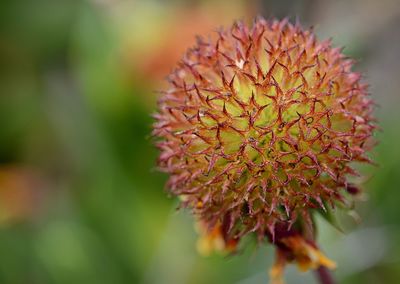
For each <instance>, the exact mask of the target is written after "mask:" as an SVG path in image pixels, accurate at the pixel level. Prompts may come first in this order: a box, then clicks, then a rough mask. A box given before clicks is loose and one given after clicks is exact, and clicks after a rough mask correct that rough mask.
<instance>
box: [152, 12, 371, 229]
mask: <svg viewBox="0 0 400 284" xmlns="http://www.w3.org/2000/svg"><path fill="white" fill-rule="evenodd" d="M352 64H353V62H352V61H351V60H349V59H346V58H344V56H343V55H342V54H341V52H340V50H339V49H337V48H332V47H331V46H330V43H329V42H328V41H326V42H322V43H318V42H317V41H316V39H315V37H314V35H313V34H312V32H311V31H303V30H302V29H301V28H300V26H298V25H296V26H293V25H291V24H290V23H288V22H287V21H265V20H263V19H259V20H257V21H256V22H255V23H254V25H253V27H252V28H251V29H249V28H248V27H247V26H245V25H244V24H242V23H240V22H238V23H236V24H235V25H234V26H233V27H232V29H231V30H228V31H226V30H220V31H218V33H217V39H216V40H213V39H210V40H209V41H205V40H203V39H201V38H199V39H198V42H197V46H196V47H194V48H193V49H191V50H189V51H188V52H187V54H186V55H185V56H184V58H183V59H182V61H181V62H180V63H179V65H178V68H177V69H175V71H174V72H173V73H172V74H171V76H170V77H169V80H170V83H171V88H170V89H169V90H168V91H166V92H164V93H163V94H162V97H161V99H160V101H159V107H160V112H159V113H158V114H156V119H157V123H156V125H155V131H154V134H155V135H157V136H160V137H162V138H163V139H162V140H161V141H159V142H158V147H159V148H160V149H161V152H162V153H161V156H160V160H159V166H160V167H161V168H162V169H163V170H165V171H166V172H168V173H170V174H171V177H170V179H169V182H168V188H169V189H170V191H171V192H172V193H173V194H175V195H179V196H183V197H184V198H183V205H184V206H188V207H190V208H193V210H194V212H195V213H196V214H197V215H199V217H200V218H201V219H202V220H204V221H205V222H207V223H208V224H210V226H213V225H214V224H216V223H218V222H222V223H227V222H228V223H229V226H225V227H226V230H227V232H229V234H231V235H232V236H235V237H240V236H242V235H243V234H245V233H247V232H249V231H256V232H257V233H258V234H259V236H264V235H265V232H266V230H270V231H271V230H272V231H273V227H274V224H275V223H277V222H282V221H283V222H294V221H296V220H297V218H298V217H299V215H300V217H302V218H303V219H305V220H310V217H309V209H311V208H317V207H322V208H324V206H326V204H328V205H329V206H334V203H335V202H336V201H341V200H343V196H342V193H343V190H344V189H346V188H353V187H354V186H353V185H351V184H349V183H348V182H347V179H346V175H349V174H350V175H354V174H356V172H355V171H354V170H353V169H352V168H351V167H350V165H349V163H350V162H352V161H360V162H368V161H369V160H368V158H367V157H365V156H364V153H365V151H366V150H368V148H369V147H370V146H371V145H370V136H371V134H372V132H373V130H374V124H373V117H372V116H371V111H372V103H371V101H370V99H369V98H368V97H367V90H366V89H367V86H366V85H364V84H362V83H361V82H360V75H359V74H357V73H353V72H352V71H351V66H352ZM309 222H311V221H309Z"/></svg>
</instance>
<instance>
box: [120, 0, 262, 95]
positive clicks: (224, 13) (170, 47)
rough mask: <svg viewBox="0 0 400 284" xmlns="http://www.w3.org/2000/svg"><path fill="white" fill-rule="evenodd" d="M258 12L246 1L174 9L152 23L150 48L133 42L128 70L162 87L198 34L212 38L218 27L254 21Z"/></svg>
mask: <svg viewBox="0 0 400 284" xmlns="http://www.w3.org/2000/svg"><path fill="white" fill-rule="evenodd" d="M256 10H257V9H256V7H255V5H254V3H253V5H249V3H245V2H244V1H234V2H229V5H227V3H226V2H222V1H215V2H214V1H213V2H207V3H202V4H201V5H200V4H199V5H189V6H186V7H179V8H178V7H177V8H175V9H172V10H171V11H170V14H169V15H166V17H165V18H164V19H163V21H160V22H158V24H156V25H155V24H154V23H153V24H152V28H153V29H154V30H153V32H152V39H151V40H148V44H147V45H146V44H145V43H143V41H142V42H141V43H140V44H136V43H135V42H133V43H132V44H130V46H128V47H127V48H126V51H125V53H126V58H127V62H128V68H130V69H131V70H132V72H131V73H132V74H133V76H134V77H135V79H136V80H137V78H138V77H139V78H143V80H144V82H150V83H152V86H151V88H152V89H154V85H155V86H156V87H159V84H162V83H164V80H162V79H163V78H164V77H165V76H166V75H167V74H168V73H169V72H170V71H171V70H172V68H173V66H174V65H175V64H176V62H177V61H179V60H180V58H181V56H182V54H183V53H184V51H185V50H187V49H188V48H190V47H191V46H192V45H194V44H195V39H196V36H197V35H211V34H212V31H216V27H222V26H227V25H230V24H231V23H232V21H233V20H235V19H244V20H246V19H251V18H253V16H254V14H255V13H256ZM138 46H141V47H138ZM153 84H154V85H153Z"/></svg>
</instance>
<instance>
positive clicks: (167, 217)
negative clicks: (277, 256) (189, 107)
mask: <svg viewBox="0 0 400 284" xmlns="http://www.w3.org/2000/svg"><path fill="white" fill-rule="evenodd" d="M255 15H263V16H265V17H270V16H276V17H279V18H281V17H285V16H288V17H289V18H290V19H292V20H295V19H296V18H298V19H299V20H300V22H301V23H302V24H303V25H304V26H306V27H308V26H311V25H313V26H314V27H315V31H316V33H317V34H318V36H319V38H321V39H326V38H329V37H332V38H333V42H334V44H335V45H336V46H345V49H344V53H345V54H346V55H349V56H351V57H354V58H355V59H357V61H358V64H357V66H356V69H357V70H358V71H361V72H363V73H364V74H365V78H366V80H368V82H369V83H370V85H371V87H370V92H371V93H372V96H373V97H374V98H375V100H376V101H377V103H378V104H379V107H378V108H377V110H376V113H377V116H378V118H379V120H380V126H381V127H382V129H383V130H382V131H380V132H378V133H377V134H376V136H377V139H378V140H379V141H380V144H379V145H378V147H377V148H376V149H375V151H374V152H373V153H372V154H371V156H372V157H373V159H375V160H376V161H377V163H378V166H377V167H373V166H368V167H363V168H362V169H361V170H362V171H363V172H364V173H365V175H366V177H365V178H364V179H363V180H362V181H361V182H362V184H363V187H364V188H365V189H366V192H367V194H366V195H365V200H366V201H363V202H359V203H357V205H356V209H357V210H358V212H359V216H356V215H355V214H351V215H352V216H348V215H345V214H342V215H343V216H341V220H342V223H343V224H342V227H344V233H341V232H339V231H338V230H336V229H335V228H333V227H331V226H329V225H327V224H326V223H325V222H324V221H322V220H318V223H319V228H320V229H319V231H320V243H321V244H322V247H323V250H324V251H325V253H326V254H327V255H328V256H330V257H331V258H333V259H335V260H336V261H337V262H338V264H339V268H338V269H337V270H336V271H335V277H336V278H337V279H338V280H339V283H371V284H372V283H374V284H375V283H399V282H400V142H399V141H400V111H399V107H400V93H399V91H400V56H399V54H400V29H399V26H400V3H399V1H398V0H380V1H376V0H338V1H328V0H326V1H317V0H295V1H289V0H275V1H245V0H243V1H222V0H221V1H215V0H214V1H211V0H210V1H205V0H204V1H188V0H186V1H184V0H181V1H161V0H158V1H157V0H142V1H139V0H92V1H90V0H86V1H85V0H82V1H80V0H57V1H55V0H31V1H29V0H9V1H8V0H2V1H0V283H5V284H8V283H10V284H19V283H21V284H22V283H23V284H25V283H32V284H36V283H57V284H67V283H68V284H69V283H96V284H103V283H140V284H153V283H154V284H158V283H161V284H164V283H166V284H204V283H207V284H214V283H218V284H221V283H238V284H239V283H240V284H250V283H267V281H268V276H267V269H268V267H269V266H270V265H271V263H272V261H273V250H272V249H271V248H270V247H268V246H262V247H260V248H256V247H255V246H254V245H251V244H250V245H249V247H248V248H247V249H245V250H244V251H242V252H241V253H240V254H239V255H238V256H235V257H224V256H220V255H213V256H210V257H206V258H205V257H201V256H199V255H198V254H197V252H196V249H195V242H196V238H197V236H196V233H195V230H194V228H193V224H192V223H193V220H192V217H191V216H190V214H188V212H184V211H176V210H175V209H176V206H177V201H176V200H175V199H173V198H171V197H168V196H167V194H166V193H165V190H164V182H165V180H166V176H165V175H164V174H161V173H159V172H157V170H156V168H155V160H156V156H157V151H156V149H155V148H154V146H153V145H152V139H151V137H150V132H151V124H152V118H151V114H152V113H153V112H154V111H155V106H156V103H155V102H156V98H157V94H156V92H155V90H157V89H160V88H162V87H163V85H164V81H163V78H164V77H165V75H166V74H167V73H168V72H169V70H171V68H172V67H173V64H174V62H175V61H176V60H178V59H179V56H180V54H181V53H182V52H183V51H184V50H185V49H186V48H187V47H190V46H191V45H193V43H194V39H195V35H196V34H203V35H207V34H209V33H212V32H213V31H214V30H215V29H216V28H218V27H220V26H221V25H224V26H227V25H229V24H230V23H231V22H232V20H233V19H244V20H246V21H249V20H250V19H252V17H254V16H255ZM359 219H361V222H360V220H359ZM287 282H288V283H289V284H290V283H315V282H314V278H313V275H312V274H311V273H305V274H304V273H302V274H300V273H299V272H298V271H297V269H296V268H294V267H291V268H290V269H288V271H287Z"/></svg>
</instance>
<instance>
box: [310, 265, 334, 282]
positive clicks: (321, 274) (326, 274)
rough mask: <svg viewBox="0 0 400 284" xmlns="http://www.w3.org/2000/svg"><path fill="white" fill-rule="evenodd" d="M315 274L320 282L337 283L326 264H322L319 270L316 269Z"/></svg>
mask: <svg viewBox="0 0 400 284" xmlns="http://www.w3.org/2000/svg"><path fill="white" fill-rule="evenodd" d="M315 274H316V275H317V278H318V280H319V283H320V284H335V280H334V279H333V277H332V274H331V273H330V271H329V270H328V269H327V268H326V267H325V266H322V265H321V266H320V267H319V268H318V269H317V270H315Z"/></svg>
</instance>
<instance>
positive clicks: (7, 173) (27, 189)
mask: <svg viewBox="0 0 400 284" xmlns="http://www.w3.org/2000/svg"><path fill="white" fill-rule="evenodd" d="M43 186H44V182H43V180H42V179H41V178H40V177H39V176H38V174H36V173H35V172H34V171H32V170H30V169H26V168H20V167H17V166H8V167H2V168H0V225H3V224H10V223H15V222H19V221H25V220H27V219H30V218H31V217H33V215H34V214H35V213H36V212H37V209H38V208H39V207H40V206H39V204H41V201H42V200H43V197H44V196H43Z"/></svg>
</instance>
